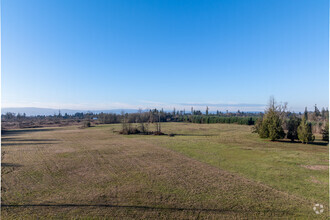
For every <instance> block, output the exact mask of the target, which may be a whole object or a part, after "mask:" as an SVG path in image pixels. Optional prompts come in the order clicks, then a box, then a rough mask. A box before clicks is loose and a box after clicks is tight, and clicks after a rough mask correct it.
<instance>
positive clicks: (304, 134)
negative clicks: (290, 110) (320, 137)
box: [298, 116, 315, 144]
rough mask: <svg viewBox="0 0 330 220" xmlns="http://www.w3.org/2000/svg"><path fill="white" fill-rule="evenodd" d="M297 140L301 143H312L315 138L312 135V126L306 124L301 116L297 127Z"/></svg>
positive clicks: (304, 118)
mask: <svg viewBox="0 0 330 220" xmlns="http://www.w3.org/2000/svg"><path fill="white" fill-rule="evenodd" d="M298 138H299V140H300V141H301V142H302V143H306V144H307V143H308V142H313V141H314V139H315V136H314V135H313V133H312V124H311V123H308V122H307V120H306V117H305V116H303V118H302V120H301V122H300V125H299V127H298Z"/></svg>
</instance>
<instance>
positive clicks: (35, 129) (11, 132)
mask: <svg viewBox="0 0 330 220" xmlns="http://www.w3.org/2000/svg"><path fill="white" fill-rule="evenodd" d="M54 130H56V129H54V128H29V129H17V130H4V131H2V132H3V133H2V134H3V135H5V136H7V135H8V136H11V135H20V134H24V133H30V132H42V131H54Z"/></svg>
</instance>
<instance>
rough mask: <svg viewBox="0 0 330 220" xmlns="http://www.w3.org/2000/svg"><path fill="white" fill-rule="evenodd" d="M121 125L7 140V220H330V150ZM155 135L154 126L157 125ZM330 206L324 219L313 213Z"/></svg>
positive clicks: (229, 129)
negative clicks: (124, 131) (143, 131)
mask: <svg viewBox="0 0 330 220" xmlns="http://www.w3.org/2000/svg"><path fill="white" fill-rule="evenodd" d="M119 129H120V125H119V124H116V125H102V126H97V127H91V128H86V129H79V128H77V127H61V128H36V129H21V130H12V131H8V132H7V133H5V134H4V135H3V136H2V149H1V153H2V164H1V165H2V180H1V181H2V190H1V192H2V207H1V211H2V212H1V215H2V219H36V218H41V219H50V218H55V219H62V218H73V219H74V218H77V219H80V218H84V219H123V218H124V219H133V218H137V219H168V218H175V219H221V218H222V219H240V218H249V219H251V218H259V219H260V218H264V219H269V218H280V219H282V218H301V219H312V218H315V219H327V216H328V215H329V214H328V210H329V207H328V204H329V174H328V173H329V170H328V165H329V162H328V161H329V155H328V150H329V148H328V145H327V144H326V143H324V142H321V141H320V140H319V139H320V137H317V140H316V144H313V145H312V144H309V145H305V144H300V143H289V142H286V141H282V142H270V141H268V140H262V139H259V137H258V135H257V134H253V133H251V130H250V129H251V127H249V126H244V125H234V124H185V123H163V124H162V130H163V132H165V133H167V134H169V133H173V134H176V135H175V136H174V137H170V136H153V135H128V136H125V135H119V134H118V133H117V132H116V131H118V130H119ZM152 129H154V128H152ZM316 203H320V204H323V205H324V212H323V213H322V214H319V215H316V214H315V213H314V211H313V206H314V204H316Z"/></svg>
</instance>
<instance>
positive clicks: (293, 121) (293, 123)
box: [287, 115, 301, 142]
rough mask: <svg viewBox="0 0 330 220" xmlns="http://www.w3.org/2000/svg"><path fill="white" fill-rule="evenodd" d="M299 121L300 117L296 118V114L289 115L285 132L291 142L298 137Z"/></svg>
mask: <svg viewBox="0 0 330 220" xmlns="http://www.w3.org/2000/svg"><path fill="white" fill-rule="evenodd" d="M300 122H301V119H300V118H298V117H297V116H296V115H291V117H290V119H289V121H288V124H287V128H288V133H287V138H288V139H290V140H291V141H292V142H293V141H294V140H295V139H298V127H299V124H300Z"/></svg>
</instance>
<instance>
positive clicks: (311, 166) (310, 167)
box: [301, 165, 329, 170]
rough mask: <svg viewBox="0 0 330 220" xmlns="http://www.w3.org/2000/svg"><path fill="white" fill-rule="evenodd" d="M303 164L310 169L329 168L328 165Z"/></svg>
mask: <svg viewBox="0 0 330 220" xmlns="http://www.w3.org/2000/svg"><path fill="white" fill-rule="evenodd" d="M301 166H302V167H304V168H306V169H309V170H327V169H328V168H329V167H328V166H326V165H301Z"/></svg>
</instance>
